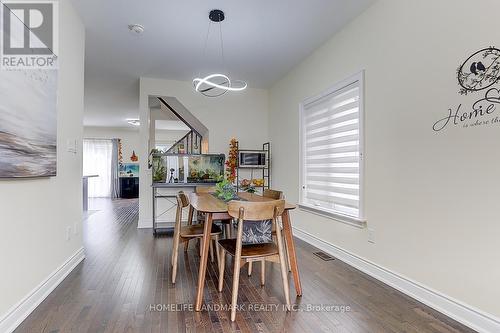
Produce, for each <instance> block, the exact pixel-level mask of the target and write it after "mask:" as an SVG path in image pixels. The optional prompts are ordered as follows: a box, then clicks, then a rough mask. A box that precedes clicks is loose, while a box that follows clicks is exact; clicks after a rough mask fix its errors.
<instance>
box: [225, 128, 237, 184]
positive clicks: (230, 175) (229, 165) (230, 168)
mask: <svg viewBox="0 0 500 333" xmlns="http://www.w3.org/2000/svg"><path fill="white" fill-rule="evenodd" d="M237 164H238V141H236V139H235V138H232V139H231V141H230V142H229V154H228V155H227V161H226V178H227V180H228V181H229V182H230V183H234V181H235V180H236V167H237Z"/></svg>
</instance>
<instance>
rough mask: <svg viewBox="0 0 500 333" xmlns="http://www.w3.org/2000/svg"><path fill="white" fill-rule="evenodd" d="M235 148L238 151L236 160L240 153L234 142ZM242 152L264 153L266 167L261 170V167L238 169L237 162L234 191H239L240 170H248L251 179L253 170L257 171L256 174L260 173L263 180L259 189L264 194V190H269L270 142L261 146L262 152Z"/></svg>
mask: <svg viewBox="0 0 500 333" xmlns="http://www.w3.org/2000/svg"><path fill="white" fill-rule="evenodd" d="M236 147H237V149H238V158H239V151H240V147H239V142H236ZM242 150H244V151H265V152H266V156H267V157H266V159H267V160H266V162H267V163H266V167H264V168H262V167H259V168H248V167H245V168H240V162H239V161H238V164H237V165H238V166H237V167H236V190H237V191H239V190H240V170H250V172H251V173H252V177H251V178H253V173H254V171H255V170H257V172H262V179H264V184H262V186H261V187H259V188H262V192H264V190H265V189H270V188H271V143H270V142H266V143H264V144H263V145H262V150H256V149H242Z"/></svg>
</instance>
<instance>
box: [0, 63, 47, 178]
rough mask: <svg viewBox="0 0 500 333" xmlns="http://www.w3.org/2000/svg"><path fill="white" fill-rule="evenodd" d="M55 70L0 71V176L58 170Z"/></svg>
mask: <svg viewBox="0 0 500 333" xmlns="http://www.w3.org/2000/svg"><path fill="white" fill-rule="evenodd" d="M56 104H57V70H43V69H32V70H2V71H0V178H25V177H50V176H55V175H56V170H57V112H56Z"/></svg>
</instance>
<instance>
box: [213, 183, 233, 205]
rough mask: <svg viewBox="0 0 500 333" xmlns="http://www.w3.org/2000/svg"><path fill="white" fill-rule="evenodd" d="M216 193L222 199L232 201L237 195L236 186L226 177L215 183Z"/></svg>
mask: <svg viewBox="0 0 500 333" xmlns="http://www.w3.org/2000/svg"><path fill="white" fill-rule="evenodd" d="M215 195H216V196H217V197H218V198H219V199H221V200H224V201H230V200H233V199H235V198H236V197H237V196H236V188H235V187H234V185H233V184H232V183H231V182H229V181H228V180H227V179H224V180H223V181H221V182H219V183H217V184H216V185H215Z"/></svg>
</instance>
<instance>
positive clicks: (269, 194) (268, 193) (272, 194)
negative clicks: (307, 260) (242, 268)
mask: <svg viewBox="0 0 500 333" xmlns="http://www.w3.org/2000/svg"><path fill="white" fill-rule="evenodd" d="M262 196H263V197H266V198H270V199H274V200H280V199H283V198H284V197H283V192H282V191H277V190H272V189H265V190H264V192H263V193H262ZM282 230H283V229H282ZM275 234H276V230H274V229H273V235H275ZM283 244H284V249H285V254H286V256H285V257H286V259H287V267H288V270H289V271H291V266H290V257H289V255H288V248H287V247H286V242H283ZM252 269H253V264H252V263H251V262H250V263H248V276H252Z"/></svg>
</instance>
